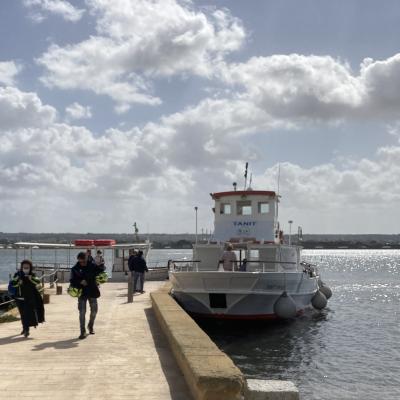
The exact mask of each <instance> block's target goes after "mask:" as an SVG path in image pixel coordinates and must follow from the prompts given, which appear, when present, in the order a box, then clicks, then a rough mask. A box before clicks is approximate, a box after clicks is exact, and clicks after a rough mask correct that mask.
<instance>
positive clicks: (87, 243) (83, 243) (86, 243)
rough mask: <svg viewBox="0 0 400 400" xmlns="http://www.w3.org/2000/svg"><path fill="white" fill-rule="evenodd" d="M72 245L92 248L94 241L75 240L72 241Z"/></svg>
mask: <svg viewBox="0 0 400 400" xmlns="http://www.w3.org/2000/svg"><path fill="white" fill-rule="evenodd" d="M74 244H75V246H82V247H92V246H93V244H94V240H90V239H76V240H74Z"/></svg>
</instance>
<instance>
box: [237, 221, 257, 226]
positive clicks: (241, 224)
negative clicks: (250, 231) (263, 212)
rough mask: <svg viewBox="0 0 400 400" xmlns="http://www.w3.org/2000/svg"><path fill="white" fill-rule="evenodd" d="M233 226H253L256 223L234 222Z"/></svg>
mask: <svg viewBox="0 0 400 400" xmlns="http://www.w3.org/2000/svg"><path fill="white" fill-rule="evenodd" d="M233 225H234V226H255V225H256V221H234V222H233Z"/></svg>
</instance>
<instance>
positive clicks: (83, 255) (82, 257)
mask: <svg viewBox="0 0 400 400" xmlns="http://www.w3.org/2000/svg"><path fill="white" fill-rule="evenodd" d="M76 258H77V259H78V260H86V254H85V253H84V252H83V251H81V252H80V253H78V255H77V256H76Z"/></svg>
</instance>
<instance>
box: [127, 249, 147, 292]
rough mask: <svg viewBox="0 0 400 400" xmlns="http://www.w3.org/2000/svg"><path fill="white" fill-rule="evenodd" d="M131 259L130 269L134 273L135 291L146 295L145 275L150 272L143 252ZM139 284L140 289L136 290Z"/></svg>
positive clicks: (140, 251)
mask: <svg viewBox="0 0 400 400" xmlns="http://www.w3.org/2000/svg"><path fill="white" fill-rule="evenodd" d="M129 259H130V263H129V264H128V265H129V269H130V270H131V271H132V272H133V291H134V292H139V293H144V290H143V286H144V273H145V272H148V271H149V270H148V268H147V264H146V260H145V259H144V258H143V251H142V250H139V251H138V252H137V255H136V256H134V257H132V258H129ZM138 283H139V288H138V289H136V288H137V285H138Z"/></svg>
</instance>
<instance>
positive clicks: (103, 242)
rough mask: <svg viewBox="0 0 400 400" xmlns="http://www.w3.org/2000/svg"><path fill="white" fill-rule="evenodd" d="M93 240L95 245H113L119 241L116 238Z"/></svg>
mask: <svg viewBox="0 0 400 400" xmlns="http://www.w3.org/2000/svg"><path fill="white" fill-rule="evenodd" d="M93 242H94V246H95V247H101V246H113V245H115V244H116V243H117V242H116V241H115V240H114V239H95V240H93Z"/></svg>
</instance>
